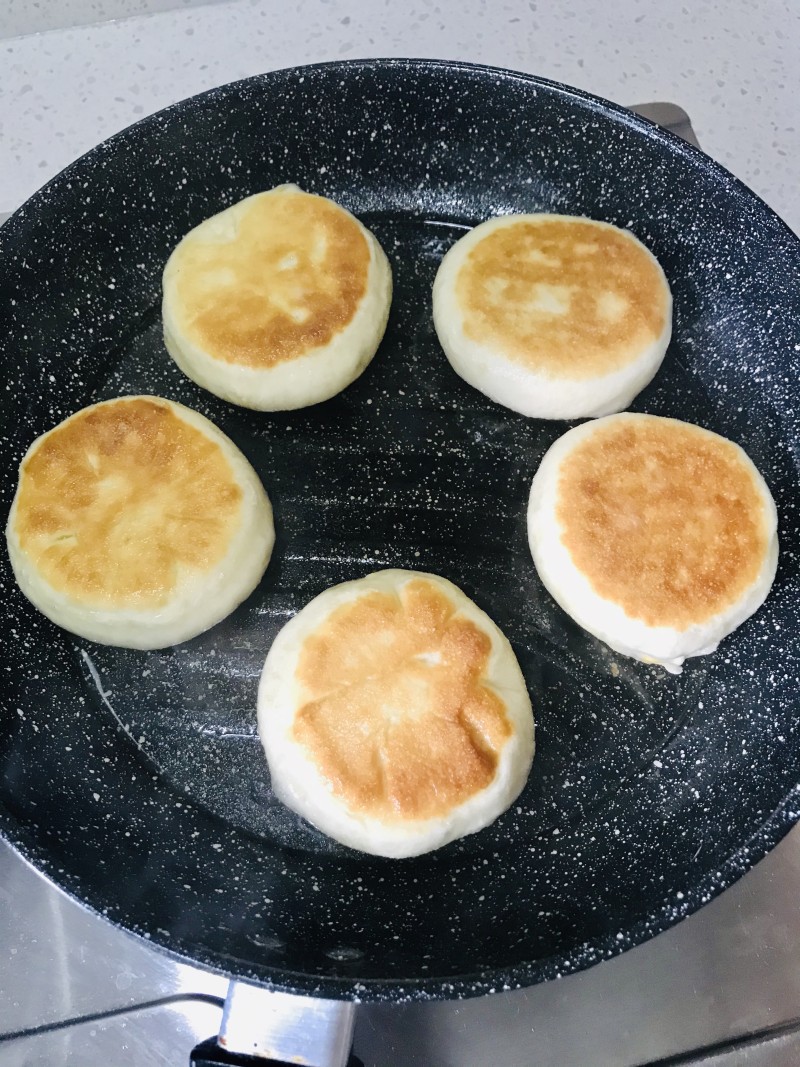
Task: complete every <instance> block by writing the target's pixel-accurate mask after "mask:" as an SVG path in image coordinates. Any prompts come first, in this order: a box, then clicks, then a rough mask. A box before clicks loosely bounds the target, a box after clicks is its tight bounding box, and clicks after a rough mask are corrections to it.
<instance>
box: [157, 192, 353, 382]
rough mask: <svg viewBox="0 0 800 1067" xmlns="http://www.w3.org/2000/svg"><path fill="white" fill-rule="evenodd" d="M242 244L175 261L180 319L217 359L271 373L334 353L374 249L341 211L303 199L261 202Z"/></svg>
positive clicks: (217, 245) (254, 205)
mask: <svg viewBox="0 0 800 1067" xmlns="http://www.w3.org/2000/svg"><path fill="white" fill-rule="evenodd" d="M236 225H237V230H236V234H235V237H234V238H233V239H232V240H228V241H226V242H224V243H223V242H220V241H211V240H208V241H204V240H201V239H199V238H197V237H192V238H190V239H189V240H188V241H186V242H185V243H184V244H183V245H181V246H179V248H178V250H177V252H176V260H175V264H174V266H175V275H174V287H175V290H174V293H175V298H174V302H173V314H174V315H175V316H176V319H177V321H178V324H179V328H180V332H181V335H182V336H184V337H185V338H186V339H187V340H188V341H189V342H191V343H192V344H193V345H195V346H197V347H198V348H199V349H201V350H202V351H203V352H206V353H207V354H208V355H210V356H212V357H213V358H214V359H218V360H222V361H223V362H225V363H235V364H239V365H241V366H244V367H253V368H256V369H267V368H270V367H274V366H276V365H278V364H280V363H282V362H284V361H286V360H292V359H295V358H297V357H298V356H302V355H305V354H306V353H308V352H309V351H311V350H312V349H315V348H318V347H321V346H324V345H327V344H329V343H330V342H331V341H332V340H333V338H334V337H335V336H336V335H337V334H338V333H340V332H341V331H342V330H343V329H344V328H345V327H346V326H347V325H348V324H349V323H350V322H351V321H352V319H353V316H354V315H355V313H356V311H357V309H358V306H359V304H360V303H361V301H362V299H363V297H364V294H365V293H366V291H367V281H368V275H369V264H370V248H369V244H368V242H367V239H366V237H365V236H364V233H363V231H362V229H361V227H360V226H359V224H358V223H357V222H356V220H355V219H354V218H353V217H352V216H351V215H349V214H348V213H347V212H346V211H344V210H343V209H342V208H340V207H338V206H337V205H336V204H334V203H332V202H331V201H329V200H325V199H324V198H322V197H318V196H311V195H309V194H307V193H303V192H300V191H299V190H286V191H281V192H273V193H270V194H269V195H267V196H260V197H255V198H254V199H252V200H251V201H250V202H249V203H247V204H246V205H245V206H244V207H243V208H242V214H241V215H240V216H239V218H238V219H237V223H236Z"/></svg>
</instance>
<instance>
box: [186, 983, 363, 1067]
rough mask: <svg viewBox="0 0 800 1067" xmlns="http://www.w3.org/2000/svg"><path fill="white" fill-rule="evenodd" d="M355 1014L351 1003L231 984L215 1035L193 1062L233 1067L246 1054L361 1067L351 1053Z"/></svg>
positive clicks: (310, 1065) (309, 1065) (200, 1066)
mask: <svg viewBox="0 0 800 1067" xmlns="http://www.w3.org/2000/svg"><path fill="white" fill-rule="evenodd" d="M355 1012H356V1006H355V1004H353V1003H351V1002H350V1001H346V1000H323V999H322V998H321V997H302V996H297V995H296V994H293V993H281V992H277V991H274V990H266V989H263V988H262V987H260V986H254V985H249V984H248V983H246V982H239V981H231V982H230V984H229V985H228V993H227V996H226V997H225V1008H224V1011H223V1014H222V1025H221V1026H220V1032H219V1037H217V1038H216V1040H213V1039H212V1040H211V1041H209V1042H204V1043H203V1045H199V1046H198V1047H197V1048H196V1049H195V1050H194V1052H193V1053H192V1064H193V1065H195V1067H206V1065H210V1064H226V1063H228V1064H230V1063H237V1064H238V1063H241V1062H242V1057H244V1056H247V1057H253V1058H254V1061H255V1062H258V1063H260V1064H266V1063H269V1062H270V1061H272V1062H276V1061H277V1062H279V1063H286V1062H291V1063H296V1064H303V1065H305V1067H360V1065H358V1061H357V1060H355V1059H353V1058H351V1055H350V1049H351V1046H352V1043H353V1026H354V1023H355Z"/></svg>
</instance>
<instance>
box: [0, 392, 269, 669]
mask: <svg viewBox="0 0 800 1067" xmlns="http://www.w3.org/2000/svg"><path fill="white" fill-rule="evenodd" d="M6 538H7V542H8V553H9V557H10V559H11V565H12V568H13V570H14V575H15V577H16V579H17V582H18V584H19V587H20V589H21V590H22V592H23V593H24V594H25V596H26V597H28V599H29V600H30V601H31V602H32V603H33V604H34V605H35V606H36V607H37V608H38V609H39V610H40V611H41V612H42V613H43V614H45V615H46V616H47V617H48V618H49V619H52V621H53V622H55V623H57V624H58V625H59V626H63V627H64V629H66V630H69V631H70V632H72V633H74V634H77V635H78V636H79V637H84V638H87V639H88V640H90V641H97V642H99V643H101V644H108V645H120V646H123V647H126V648H163V647H166V646H167V645H173V644H177V643H178V642H179V641H185V640H187V639H188V638H190V637H194V636H196V635H197V634H199V633H202V632H203V631H204V630H207V629H208V628H209V627H210V626H213V625H214V624H215V623H217V622H219V621H220V620H221V619H223V618H224V617H225V616H226V615H228V614H229V612H231V611H233V609H234V608H235V607H236V606H237V605H238V604H239V603H241V601H242V600H244V599H245V597H246V596H248V595H249V594H250V593H251V592H252V591H253V589H255V587H256V585H257V584H258V582H259V581H260V579H261V576H262V574H263V573H264V570H265V568H266V566H267V563H268V562H269V557H270V553H271V552H272V545H273V542H274V540H275V533H274V528H273V524H272V509H271V507H270V503H269V499H268V498H267V494H266V493H265V492H264V488H263V486H262V485H261V482H260V481H259V478H258V475H257V474H256V473H255V471H254V470H253V468H252V467H251V466H250V464H249V463H248V462H247V460H246V459H245V457H244V456H243V455H242V453H241V452H240V451H239V449H238V448H236V446H235V445H234V444H233V442H232V441H230V440H229V439H228V438H227V437H226V436H225V435H224V434H223V433H222V432H221V431H220V430H218V429H217V427H216V426H214V424H213V423H211V422H209V421H208V419H205V418H203V416H202V415H198V414H197V412H195V411H191V410H190V409H189V408H185V407H183V406H182V405H180V404H173V403H171V402H170V401H169V400H163V399H161V398H160V397H155V396H128V397H119V398H117V399H116V400H107V401H104V402H103V403H100V404H94V405H92V406H91V407H88V408H84V409H83V410H81V411H78V412H77V413H76V414H74V415H72V416H70V418H68V419H66V420H65V421H64V422H62V423H59V425H58V426H56V427H55V428H54V429H52V430H50V431H49V432H48V433H46V434H44V435H43V436H42V437H39V438H37V439H36V440H35V441H34V442H33V444H32V445H31V446H30V448H29V449H28V452H27V453H26V455H25V457H24V459H23V460H22V464H21V466H20V473H19V483H18V486H17V492H16V495H15V497H14V501H13V504H12V506H11V512H10V514H9V518H8V525H7V527H6Z"/></svg>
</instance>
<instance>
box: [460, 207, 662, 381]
mask: <svg viewBox="0 0 800 1067" xmlns="http://www.w3.org/2000/svg"><path fill="white" fill-rule="evenodd" d="M455 292H456V301H457V304H458V307H459V310H460V312H461V314H462V316H463V320H462V321H463V330H464V334H465V335H466V337H467V338H469V339H470V340H471V341H474V342H476V343H477V344H480V345H484V346H486V347H487V348H489V349H491V350H493V351H495V352H497V353H498V354H500V355H503V356H505V357H507V358H508V359H510V360H512V361H514V362H515V363H519V364H521V365H523V366H524V367H525V368H527V369H528V370H530V371H533V372H535V373H538V374H544V375H549V376H552V377H563V378H571V379H581V378H589V377H595V376H599V375H605V374H610V373H612V372H613V371H617V370H619V369H620V368H622V367H624V366H625V365H626V364H628V363H630V362H631V361H633V360H635V359H637V358H638V357H639V356H641V355H642V352H643V351H644V349H646V348H647V347H648V346H649V345H652V344H653V343H654V342H655V341H656V340H657V339H658V338H659V337H661V336H662V334H663V332H664V329H665V326H666V317H667V311H668V299H669V297H668V292H667V289H666V287H665V284H664V280H663V275H662V274H661V271H660V270H659V268H658V266H657V264H656V263H655V262H654V260H653V258H652V256H651V255H650V254H649V253H648V252H647V250H646V249H645V248H643V247H642V246H641V245H640V244H639V243H638V242H637V241H635V240H634V239H633V238H632V237H631V236H630V235H629V234H627V233H625V232H624V231H622V230H618V229H616V228H614V227H610V226H601V225H598V224H597V223H594V222H591V221H589V220H581V219H570V220H567V219H559V218H549V219H541V220H539V221H536V222H533V221H530V220H526V219H520V220H518V221H515V222H513V223H510V224H508V225H504V226H500V227H497V228H496V229H494V230H492V231H491V232H490V233H488V234H487V235H486V236H485V237H484V238H483V239H482V240H480V241H479V242H478V243H477V244H476V245H475V246H474V247H473V248H472V249H471V250H470V252H469V253H468V254H467V256H466V259H465V261H464V263H463V265H462V266H461V268H460V270H459V272H458V275H457V279H456V287H455Z"/></svg>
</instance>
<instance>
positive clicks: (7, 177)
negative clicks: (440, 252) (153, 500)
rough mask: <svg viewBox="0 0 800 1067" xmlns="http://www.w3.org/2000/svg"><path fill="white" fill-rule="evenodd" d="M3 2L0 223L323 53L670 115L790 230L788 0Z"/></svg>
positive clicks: (794, 36) (795, 208)
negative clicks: (178, 108)
mask: <svg viewBox="0 0 800 1067" xmlns="http://www.w3.org/2000/svg"><path fill="white" fill-rule="evenodd" d="M4 7H5V11H4V13H2V12H0V38H3V37H5V40H0V54H1V55H2V62H0V70H2V75H3V77H2V86H1V87H0V94H1V95H0V101H1V103H0V115H2V123H1V124H0V158H2V160H3V166H2V169H1V170H0V212H3V211H11V210H13V209H14V208H16V207H18V206H19V205H20V204H21V203H22V202H23V201H24V200H25V199H26V198H27V197H28V196H29V195H30V194H31V193H33V192H34V191H35V190H36V189H37V188H38V187H39V186H40V185H42V184H43V183H44V182H45V181H47V179H49V178H50V177H52V176H53V175H54V174H56V173H57V172H58V171H59V170H60V169H61V168H62V167H63V166H65V164H67V163H69V162H70V161H71V160H72V159H74V158H75V157H77V156H79V155H81V154H82V153H83V152H85V151H86V150H87V149H89V148H91V147H92V146H93V145H94V144H96V143H97V142H98V141H101V140H103V139H104V138H105V137H107V136H108V135H109V134H112V133H114V132H115V131H116V130H119V129H122V128H123V127H124V126H127V125H129V124H130V123H131V122H135V121H136V120H137V119H138V118H140V117H141V116H143V115H146V114H148V113H149V112H152V111H156V110H158V109H159V108H161V107H164V106H165V105H167V104H170V103H172V102H174V101H176V100H179V99H181V98H182V97H186V96H190V95H191V94H193V93H196V92H199V91H201V90H203V89H207V88H209V87H210V86H214V85H218V84H221V83H223V82H227V81H231V80H234V79H236V78H241V77H245V76H247V75H250V74H255V73H258V72H260V71H265V70H270V69H275V68H279V67H285V66H293V65H295V64H299V63H308V62H317V61H321V60H327V59H338V58H343V57H351V58H356V57H372V56H426V57H438V58H442V59H465V60H472V61H475V62H483V63H490V64H496V65H499V66H505V67H511V68H515V69H518V70H522V71H527V72H530V73H535V74H539V75H542V76H544V77H548V78H553V79H555V80H558V81H563V82H566V83H568V84H571V85H575V86H578V87H579V88H582V89H586V90H589V91H591V92H594V93H597V94H599V95H600V96H604V97H607V98H609V99H611V100H614V101H617V102H618V103H621V104H635V103H641V102H643V101H648V100H671V101H673V102H674V103H677V104H680V105H681V106H682V107H684V108H685V109H686V110H687V111H688V112H689V115H690V116H691V118H692V121H693V124H694V127H695V130H696V131H697V134H698V137H699V139H700V143H701V144H702V145H703V147H704V148H705V150H706V151H707V152H708V153H709V154H710V155H712V156H714V157H715V158H716V159H718V160H719V161H720V162H721V163H723V164H724V165H725V166H727V167H728V168H729V169H730V170H732V171H733V173H734V174H736V175H737V176H738V177H739V178H741V179H743V180H744V181H745V182H746V183H747V184H748V185H749V186H750V187H751V188H752V189H753V190H754V191H755V192H757V193H759V194H760V195H761V196H762V197H763V198H764V199H765V200H766V201H767V203H768V204H770V206H771V207H773V208H774V209H775V211H777V212H778V214H779V215H781V216H782V218H783V219H784V220H785V221H786V222H787V223H788V224H789V226H790V227H792V229H794V230H795V232H798V231H800V185H799V184H798V182H797V179H796V171H797V165H798V162H800V138H798V125H797V119H796V111H797V99H798V96H800V8H798V6H797V5H796V4H795V3H793V2H792V0H760V2H759V3H758V4H753V3H752V0H716V2H703V3H699V2H698V0H685V2H683V3H680V2H676V3H669V4H664V3H657V2H653V0H618V2H617V3H616V4H615V5H614V6H613V10H609V8H610V5H605V4H601V3H600V2H599V0H573V3H571V4H561V3H556V2H553V0H498V2H492V0H412V2H411V3H409V4H408V5H406V4H400V3H397V0H292V2H291V3H289V4H278V3H276V2H274V0H232V2H217V3H207V4H203V3H202V2H199V0H64V2H61V3H58V2H57V0H40V2H39V3H38V4H36V5H28V4H26V3H24V2H23V0H6V4H5V5H4ZM170 7H171V8H172V9H171V10H170V9H169V8H170ZM165 8H167V10H165ZM134 12H145V13H144V14H141V13H138V14H129V13H134ZM123 14H124V15H129V17H123V18H120V17H118V16H120V15H123ZM98 19H100V20H103V19H104V20H105V21H94V22H92V21H91V20H98ZM65 23H73V24H75V23H77V25H72V26H70V25H66V26H65V25H64V24H65ZM48 27H53V28H48ZM31 30H36V31H40V32H26V31H31Z"/></svg>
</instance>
